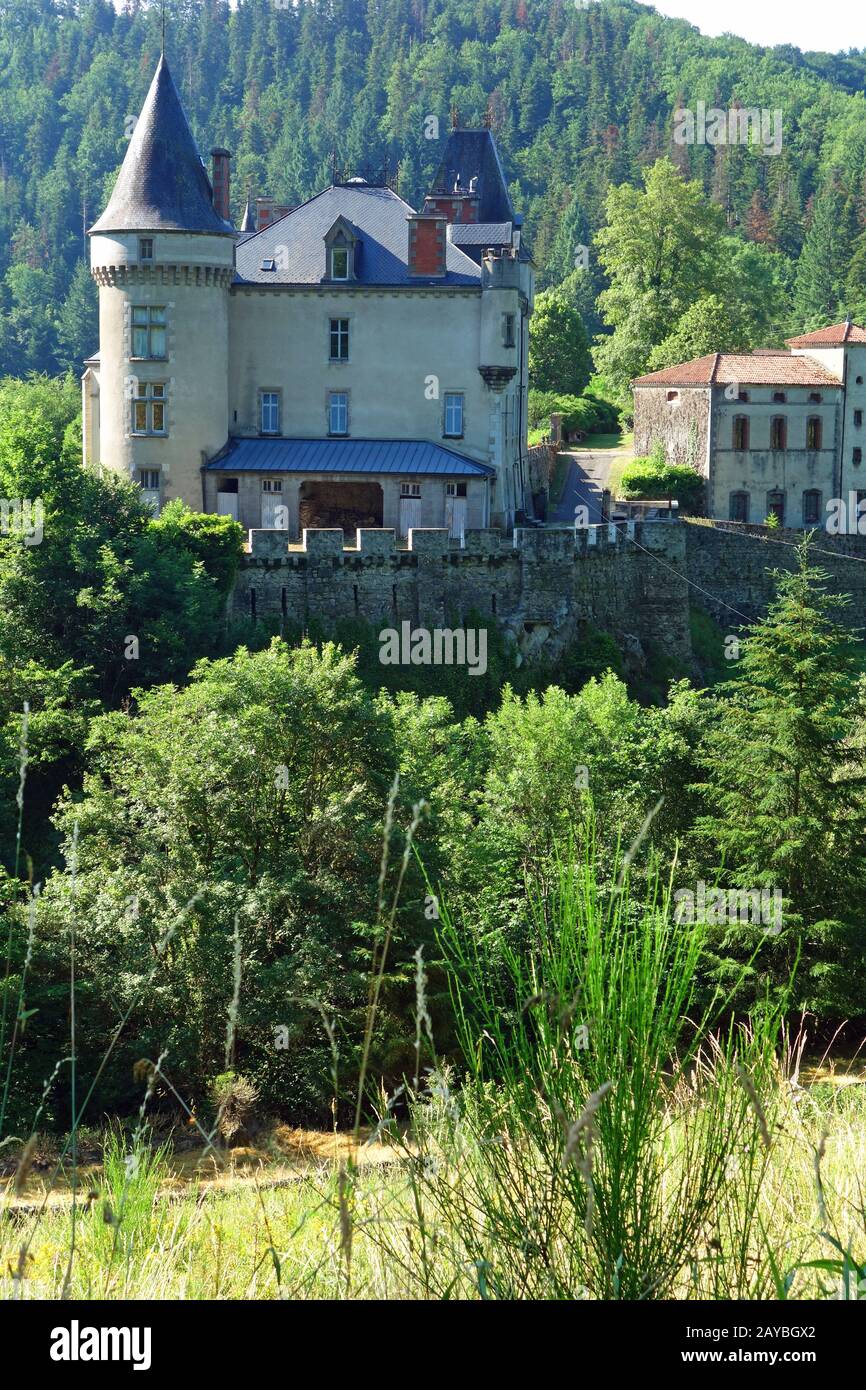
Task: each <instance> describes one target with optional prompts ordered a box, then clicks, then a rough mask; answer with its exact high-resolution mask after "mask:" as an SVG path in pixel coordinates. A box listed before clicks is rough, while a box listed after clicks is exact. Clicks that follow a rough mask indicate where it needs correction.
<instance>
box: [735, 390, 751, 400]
mask: <svg viewBox="0 0 866 1390" xmlns="http://www.w3.org/2000/svg"><path fill="white" fill-rule="evenodd" d="M748 399H749V393H748V391H738V392H737V400H738V401H747V400H748Z"/></svg>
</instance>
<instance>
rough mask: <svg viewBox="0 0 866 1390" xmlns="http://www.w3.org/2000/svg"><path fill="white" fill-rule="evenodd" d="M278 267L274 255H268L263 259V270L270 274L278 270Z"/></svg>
mask: <svg viewBox="0 0 866 1390" xmlns="http://www.w3.org/2000/svg"><path fill="white" fill-rule="evenodd" d="M276 268H277V263H276V261H275V260H274V258H273V256H266V257H265V259H264V260H263V261H262V270H266V271H267V272H268V274H271V273H272V272H273V271H275V270H276Z"/></svg>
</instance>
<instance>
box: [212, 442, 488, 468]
mask: <svg viewBox="0 0 866 1390" xmlns="http://www.w3.org/2000/svg"><path fill="white" fill-rule="evenodd" d="M205 467H206V468H207V470H208V471H209V472H219V473H400V474H414V475H416V476H417V475H418V474H434V475H438V476H439V477H443V478H490V477H492V476H493V473H494V469H492V468H491V467H490V466H489V465H488V464H486V463H476V462H475V460H474V459H470V458H466V457H465V455H463V454H458V453H456V452H455V451H454V450H453V449H446V448H445V447H444V445H442V444H431V443H430V442H429V441H427V440H421V439H232V440H231V441H230V442H229V443H228V444H227V445H226V447H225V449H223V451H222V452H221V453H220V454H217V456H216V458H213V459H211V461H210V462H209V463H207V464H206V465H205Z"/></svg>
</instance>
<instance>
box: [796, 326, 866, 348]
mask: <svg viewBox="0 0 866 1390" xmlns="http://www.w3.org/2000/svg"><path fill="white" fill-rule="evenodd" d="M785 342H786V343H787V344H788V346H789V347H797V348H799V347H837V346H839V347H841V345H842V344H843V343H866V329H863V328H860V327H858V325H857V324H856V323H852V322H851V320H850V319H846V320H845V322H844V323H834V324H831V325H830V327H829V328H816V330H815V332H814V333H801V334H800V335H799V337H797V338H786V339H785Z"/></svg>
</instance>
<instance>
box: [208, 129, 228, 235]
mask: <svg viewBox="0 0 866 1390" xmlns="http://www.w3.org/2000/svg"><path fill="white" fill-rule="evenodd" d="M210 155H211V159H212V160H213V178H212V179H211V183H212V184H213V205H214V209H215V211H216V213H217V216H218V217H221V218H222V219H223V221H224V222H231V220H232V218H231V212H230V210H229V194H230V191H231V189H230V173H229V170H230V166H231V158H232V157H231V154H230V153H229V151H228V150H225V149H223V147H222V145H217V146H216V148H215V149H213V150H211V152H210Z"/></svg>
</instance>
